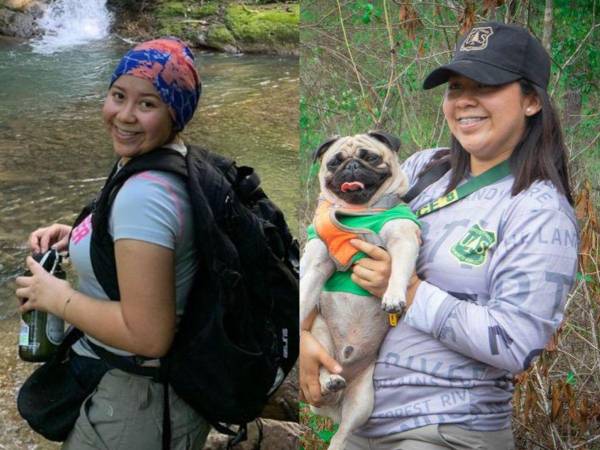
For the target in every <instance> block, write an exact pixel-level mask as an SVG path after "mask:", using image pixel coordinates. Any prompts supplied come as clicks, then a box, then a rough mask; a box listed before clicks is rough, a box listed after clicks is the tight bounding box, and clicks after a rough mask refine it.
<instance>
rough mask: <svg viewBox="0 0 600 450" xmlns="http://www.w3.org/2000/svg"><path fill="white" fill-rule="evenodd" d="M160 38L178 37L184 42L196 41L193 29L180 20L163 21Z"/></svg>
mask: <svg viewBox="0 0 600 450" xmlns="http://www.w3.org/2000/svg"><path fill="white" fill-rule="evenodd" d="M159 35H160V36H176V37H178V38H180V39H183V40H192V39H194V32H193V29H192V28H190V27H188V26H187V25H186V24H185V23H182V22H181V21H180V20H179V19H171V20H161V22H160V28H159Z"/></svg>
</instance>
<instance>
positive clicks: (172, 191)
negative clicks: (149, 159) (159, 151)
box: [69, 171, 198, 356]
mask: <svg viewBox="0 0 600 450" xmlns="http://www.w3.org/2000/svg"><path fill="white" fill-rule="evenodd" d="M91 229H92V223H91V215H90V216H88V217H87V218H86V219H85V220H84V221H83V222H81V224H79V226H78V227H77V228H75V229H74V230H73V233H72V235H71V241H70V243H69V253H70V256H71V261H72V263H73V266H74V268H75V270H76V271H77V275H78V278H79V283H78V290H79V291H80V292H82V293H84V294H86V295H88V296H90V297H93V298H97V299H103V300H109V298H108V296H107V295H106V293H105V292H104V290H103V289H102V287H101V286H100V283H98V280H97V279H96V277H95V276H94V271H93V269H92V263H91V259H90V238H91ZM109 232H110V234H111V235H112V236H113V239H114V241H118V240H119V239H135V240H139V241H144V242H150V243H152V244H157V245H160V246H163V247H166V248H168V249H171V250H173V251H174V252H175V296H176V312H177V316H178V318H179V317H180V316H181V315H182V314H183V310H184V307H185V301H186V299H187V295H188V293H189V290H190V289H191V287H192V282H193V279H194V275H195V273H196V269H197V260H198V258H197V257H196V249H195V247H194V239H193V232H194V228H193V218H192V209H191V204H190V198H189V195H188V193H187V190H186V187H185V182H184V181H183V180H182V179H181V178H180V177H178V176H177V175H174V174H171V173H167V172H160V171H146V172H140V173H138V174H136V175H133V176H132V177H131V178H129V179H128V180H127V181H126V182H125V183H124V184H123V187H122V188H121V189H120V190H119V192H118V194H117V196H116V198H115V201H114V203H113V205H112V209H111V213H110V218H109ZM165 270H167V268H165ZM86 338H87V339H89V340H91V341H92V342H94V343H95V344H97V345H101V346H103V347H105V348H107V349H109V350H111V351H112V352H113V353H117V354H120V355H131V353H128V352H125V351H123V350H119V349H115V348H113V347H110V346H107V345H104V344H102V343H101V342H100V341H98V340H96V339H94V338H92V337H91V336H86ZM73 348H74V350H75V351H76V352H77V353H79V354H82V355H86V356H95V355H94V353H93V351H92V350H91V349H90V348H89V346H88V345H86V343H85V341H84V340H80V341H79V342H78V343H76V344H75V345H74V346H73Z"/></svg>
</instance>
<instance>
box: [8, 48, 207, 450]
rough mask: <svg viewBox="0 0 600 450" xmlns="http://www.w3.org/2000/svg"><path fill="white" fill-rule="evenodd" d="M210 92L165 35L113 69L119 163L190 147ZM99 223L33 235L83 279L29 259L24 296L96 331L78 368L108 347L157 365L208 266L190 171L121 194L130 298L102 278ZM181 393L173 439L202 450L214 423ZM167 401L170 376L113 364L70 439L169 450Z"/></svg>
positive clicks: (175, 402) (121, 259) (174, 444)
mask: <svg viewBox="0 0 600 450" xmlns="http://www.w3.org/2000/svg"><path fill="white" fill-rule="evenodd" d="M200 90H201V83H200V80H199V77H198V73H197V72H196V69H195V67H194V59H193V55H192V53H191V52H190V50H189V49H188V48H187V47H186V46H185V45H184V44H183V43H182V42H181V41H179V40H177V39H172V38H168V39H157V40H153V41H149V42H145V43H142V44H140V45H138V46H136V47H135V48H133V49H132V50H131V51H129V52H128V53H127V54H126V55H125V56H124V57H123V58H122V59H121V61H120V63H119V65H118V67H117V69H116V70H115V72H114V74H113V75H112V79H111V82H110V86H109V90H108V93H107V96H106V99H105V101H104V107H103V109H102V115H103V120H104V123H105V125H106V128H107V130H108V133H109V135H110V137H111V139H112V143H113V148H114V151H115V153H116V154H117V155H118V157H119V166H120V167H123V166H124V165H126V164H128V163H129V161H131V160H132V159H134V158H136V157H138V156H140V155H143V154H145V153H148V152H151V151H153V150H155V149H157V148H161V147H162V148H164V147H168V148H171V149H173V150H176V151H178V152H181V153H182V154H185V153H186V151H187V150H186V147H185V145H184V144H183V141H182V140H181V139H180V137H179V134H178V133H179V132H180V131H182V130H183V128H184V127H185V125H186V124H187V123H188V122H189V121H190V119H191V118H192V115H193V114H194V111H195V109H196V106H197V104H198V100H199V98H200ZM91 229H92V225H91V215H90V216H88V217H87V218H86V219H85V220H83V221H82V222H81V223H80V224H79V225H78V226H77V227H76V228H75V229H71V227H70V226H67V225H62V224H54V225H52V226H50V227H46V228H41V229H38V230H36V231H34V232H33V233H32V234H31V236H30V246H31V248H32V250H33V251H34V252H44V251H46V250H47V249H48V248H49V247H53V248H55V249H57V250H59V251H63V250H69V253H70V256H71V260H72V263H73V266H74V268H75V270H76V271H77V274H78V277H79V280H78V284H77V289H74V287H73V286H72V285H71V284H70V283H69V282H67V281H62V280H58V279H56V278H54V277H52V276H50V275H48V274H47V273H46V272H44V271H43V269H42V268H41V267H40V266H39V265H38V264H37V263H36V262H35V261H34V260H33V259H32V258H28V259H27V265H28V267H29V268H30V270H31V272H32V273H33V276H31V277H20V278H19V279H18V280H17V286H18V289H17V296H18V297H20V298H22V299H25V298H26V299H28V300H27V302H25V303H23V305H22V306H21V312H25V311H28V310H31V309H38V310H42V311H47V312H50V313H52V314H54V315H57V316H60V317H62V318H63V319H64V320H65V321H67V322H69V323H70V324H73V325H74V326H75V327H77V328H79V329H80V330H82V331H83V332H84V333H85V336H84V337H83V338H81V339H80V340H79V341H78V342H77V343H76V344H75V345H74V346H73V347H72V352H71V359H72V367H74V368H75V369H74V370H76V371H77V370H78V369H77V368H78V367H79V368H84V367H85V366H86V361H89V359H90V358H92V359H95V360H96V361H97V358H98V356H97V353H98V350H97V349H98V348H100V349H102V353H103V352H104V351H108V352H111V353H112V354H116V355H119V356H122V357H124V358H130V359H131V361H133V362H135V364H138V365H139V366H142V367H156V366H157V365H159V358H160V357H162V356H164V355H165V354H166V353H167V351H168V350H169V348H170V346H171V344H172V342H173V338H174V334H175V330H176V327H177V323H178V320H179V318H180V316H181V314H182V313H183V309H184V304H185V300H186V297H187V293H188V292H189V290H190V288H191V285H192V281H193V279H194V274H195V272H196V268H197V260H198V258H197V257H196V256H197V255H196V253H195V252H196V249H195V248H194V244H193V242H194V239H193V223H192V210H191V205H190V199H189V196H188V193H187V191H186V187H185V182H184V180H182V179H180V178H179V177H177V176H176V175H174V174H171V173H166V172H161V171H152V170H150V171H145V172H140V173H138V174H136V175H134V176H132V177H131V178H129V179H128V180H127V182H126V183H125V184H124V185H123V187H122V188H121V189H120V190H119V192H118V194H117V195H116V198H115V200H114V203H113V206H112V210H111V213H110V217H109V232H110V234H111V236H112V238H113V241H114V253H115V259H116V266H117V278H118V285H119V291H120V292H119V293H120V301H110V300H111V299H110V298H109V297H108V296H107V295H106V293H105V292H104V290H103V289H102V287H101V286H100V284H99V282H98V280H97V279H96V277H95V274H94V270H93V268H92V264H91V258H90V237H91ZM81 373H84V372H83V370H82V371H81ZM169 390H170V392H169V402H170V404H169V406H170V408H169V409H170V420H171V442H170V448H172V449H182V450H183V449H190V448H201V447H202V445H203V443H204V441H205V439H206V435H207V434H208V430H209V426H208V424H207V423H206V421H204V420H203V419H202V418H201V417H200V416H199V415H198V414H197V413H196V412H195V411H194V410H193V409H192V408H191V407H189V406H188V405H187V404H186V403H185V402H184V401H182V400H181V399H180V398H179V397H178V396H177V394H175V392H173V391H172V390H171V389H169ZM163 399H164V397H163V385H162V384H161V383H158V382H156V381H154V380H153V379H152V378H150V377H145V376H140V375H134V374H131V373H127V372H124V371H121V370H119V369H110V370H109V371H108V372H106V374H105V375H104V376H103V377H102V379H101V381H100V383H99V385H98V386H97V388H96V390H95V391H94V393H93V394H92V395H91V396H90V397H88V398H87V399H86V400H85V402H84V403H83V405H82V407H81V409H80V415H79V418H78V419H77V422H76V423H75V426H74V428H73V430H72V431H71V433H70V434H69V436H68V438H67V440H66V442H65V443H64V446H63V448H65V449H77V450H81V449H97V448H102V449H111V450H115V449H125V448H127V449H137V448H140V449H141V448H143V449H157V448H160V447H161V440H162V429H161V426H162V423H163V410H164V408H163Z"/></svg>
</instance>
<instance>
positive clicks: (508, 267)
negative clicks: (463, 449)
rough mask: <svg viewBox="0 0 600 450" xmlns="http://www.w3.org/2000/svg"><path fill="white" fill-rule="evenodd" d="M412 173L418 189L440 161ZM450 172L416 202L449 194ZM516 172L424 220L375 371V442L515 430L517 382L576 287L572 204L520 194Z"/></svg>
mask: <svg viewBox="0 0 600 450" xmlns="http://www.w3.org/2000/svg"><path fill="white" fill-rule="evenodd" d="M435 151H436V150H435V149H434V150H425V151H422V152H418V153H416V154H415V155H413V156H411V157H410V158H409V159H408V160H407V161H406V162H405V163H404V165H403V169H404V171H405V172H406V174H407V176H408V177H409V181H410V185H413V184H414V183H415V182H416V180H417V175H418V173H419V172H420V170H421V169H422V168H423V167H424V165H425V164H426V163H427V162H428V161H429V160H430V158H431V156H432V155H433V154H434V153H435ZM449 176H450V174H449V173H447V174H446V175H444V176H443V177H442V178H441V179H440V180H439V181H437V182H436V183H434V184H432V185H431V186H429V187H428V188H427V189H425V190H424V191H423V192H422V193H421V194H420V195H419V196H417V197H416V198H415V199H414V200H413V201H412V202H411V204H410V205H411V207H412V208H413V210H417V209H418V208H419V207H421V206H423V205H425V204H426V203H428V202H430V201H432V200H435V199H437V198H439V197H440V196H442V195H443V193H444V191H445V188H446V186H447V184H448V180H449ZM513 181H514V178H513V177H512V175H509V176H508V177H506V178H504V179H502V180H500V181H498V182H496V183H494V184H492V185H489V186H486V187H484V188H482V189H480V190H479V191H477V192H475V193H473V194H471V195H470V196H469V197H467V198H465V199H463V200H460V201H458V202H457V203H455V204H452V205H449V206H446V207H445V208H442V209H441V210H439V211H436V212H434V213H431V214H429V215H426V216H424V217H422V218H421V219H420V220H421V223H422V239H423V245H422V247H421V250H420V254H419V259H418V262H417V274H418V275H419V277H420V278H421V279H422V280H424V281H423V282H422V283H421V284H420V285H419V288H418V289H417V292H416V295H415V299H414V302H413V304H412V306H411V307H410V308H409V310H408V312H407V315H406V317H405V318H404V319H403V320H402V321H401V322H400V323H399V325H398V326H397V327H395V328H390V330H389V332H388V334H387V336H386V338H385V341H384V342H383V345H382V347H381V349H380V352H379V355H378V358H377V363H376V368H375V374H374V385H375V406H374V410H373V413H372V416H371V418H370V419H369V421H368V423H367V424H366V425H365V426H364V427H363V428H362V429H361V430H360V431H359V434H361V435H363V436H366V437H378V436H385V435H388V434H391V433H396V432H402V431H406V430H409V429H413V428H417V427H421V426H424V425H428V424H435V423H455V424H458V425H460V426H463V427H465V428H468V429H471V430H481V431H487V430H500V429H505V428H508V427H510V425H511V422H510V419H511V413H512V408H511V398H512V392H513V385H512V374H517V373H519V372H521V371H523V370H524V369H526V368H527V367H528V366H529V364H530V363H531V361H532V359H533V358H534V357H535V356H537V355H539V354H540V353H541V351H542V349H543V348H544V346H545V345H546V343H547V342H548V340H549V338H550V337H551V335H552V333H553V332H554V330H555V329H556V328H557V327H558V326H559V324H560V323H561V321H562V319H563V311H564V307H565V301H566V298H567V294H568V292H569V290H570V288H571V286H572V284H573V282H574V280H575V273H576V268H577V248H578V232H577V224H576V220H575V214H574V211H573V208H572V207H571V206H570V205H569V204H568V202H567V200H566V198H565V197H564V196H563V195H561V194H559V193H558V191H557V190H556V189H555V187H554V186H553V185H552V184H551V183H549V182H535V183H534V184H532V185H531V186H530V187H529V188H528V189H526V190H525V191H522V192H521V193H519V194H518V195H516V196H514V197H512V196H511V188H512V184H513Z"/></svg>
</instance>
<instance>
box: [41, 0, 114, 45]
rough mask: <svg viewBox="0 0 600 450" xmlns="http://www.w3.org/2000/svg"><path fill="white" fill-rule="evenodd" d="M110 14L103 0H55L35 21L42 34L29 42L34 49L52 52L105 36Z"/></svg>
mask: <svg viewBox="0 0 600 450" xmlns="http://www.w3.org/2000/svg"><path fill="white" fill-rule="evenodd" d="M110 21H111V15H110V13H109V12H108V10H107V9H106V0H55V1H54V2H53V3H52V4H50V6H49V7H48V9H47V10H46V13H45V14H44V16H43V17H42V18H41V19H40V20H39V22H38V23H39V25H40V28H42V30H44V35H43V36H42V37H41V38H40V39H39V40H37V41H35V42H33V44H32V47H33V49H34V51H35V52H38V53H54V52H57V51H61V50H64V49H65V48H68V47H72V46H74V45H81V44H85V43H87V42H90V41H94V40H98V39H102V38H104V37H106V36H108V34H109V31H110Z"/></svg>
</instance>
